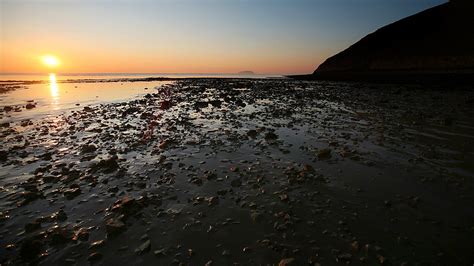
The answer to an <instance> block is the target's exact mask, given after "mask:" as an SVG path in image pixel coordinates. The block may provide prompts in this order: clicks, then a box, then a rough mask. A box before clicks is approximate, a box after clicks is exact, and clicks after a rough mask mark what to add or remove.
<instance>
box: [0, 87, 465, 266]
mask: <svg viewBox="0 0 474 266" xmlns="http://www.w3.org/2000/svg"><path fill="white" fill-rule="evenodd" d="M148 91H149V93H147V94H145V95H143V96H141V97H140V98H138V99H134V100H129V101H125V102H114V103H105V104H93V105H87V106H80V107H78V109H77V110H73V111H72V112H69V113H65V114H60V115H57V116H48V117H43V118H41V119H23V120H16V121H11V122H6V123H2V124H1V126H0V136H1V138H0V142H1V147H0V198H1V202H0V203H1V205H0V262H1V264H2V265H13V264H42V265H67V264H78V265H83V264H87V263H92V264H104V265H119V264H123V265H133V264H150V265H151V264H155V265H169V264H176V265H179V264H182V265H211V264H212V265H233V264H234V263H238V264H241V265H259V264H267V263H268V262H273V264H274V265H289V264H290V263H293V264H292V265H305V264H310V265H318V264H321V265H333V264H346V263H349V262H350V263H351V264H352V265H374V264H388V265H417V264H426V265H438V264H441V265H471V264H472V263H473V262H474V255H473V253H472V251H473V250H474V198H473V195H474V188H473V178H474V142H473V140H474V91H472V90H469V88H427V87H425V86H417V85H387V84H386V85H370V84H364V83H342V82H318V81H295V80H275V79H255V80H247V79H182V80H177V81H174V82H171V83H170V84H164V85H162V86H160V87H158V88H157V89H156V90H152V89H150V90H148ZM11 111H12V109H5V108H4V109H3V110H1V112H2V117H4V116H7V115H8V112H11ZM27 111H28V110H24V111H23V112H27Z"/></svg>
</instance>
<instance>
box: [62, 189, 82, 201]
mask: <svg viewBox="0 0 474 266" xmlns="http://www.w3.org/2000/svg"><path fill="white" fill-rule="evenodd" d="M80 194H81V189H80V188H78V187H75V188H69V189H66V190H64V196H65V197H66V199H68V200H72V199H74V198H75V197H77V196H79V195H80Z"/></svg>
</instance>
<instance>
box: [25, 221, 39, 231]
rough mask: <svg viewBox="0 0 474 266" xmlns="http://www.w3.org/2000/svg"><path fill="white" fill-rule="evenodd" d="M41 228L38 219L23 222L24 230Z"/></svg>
mask: <svg viewBox="0 0 474 266" xmlns="http://www.w3.org/2000/svg"><path fill="white" fill-rule="evenodd" d="M40 228H41V223H40V222H39V221H34V222H30V223H27V224H25V232H27V233H31V232H33V231H36V230H38V229H40Z"/></svg>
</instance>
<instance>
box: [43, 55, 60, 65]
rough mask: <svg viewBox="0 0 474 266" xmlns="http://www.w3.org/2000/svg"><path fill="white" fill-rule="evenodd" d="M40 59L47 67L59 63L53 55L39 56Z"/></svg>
mask: <svg viewBox="0 0 474 266" xmlns="http://www.w3.org/2000/svg"><path fill="white" fill-rule="evenodd" d="M41 61H42V62H43V64H44V65H45V66H47V67H51V68H52V67H57V66H59V64H60V63H61V62H60V61H59V59H58V58H57V57H56V56H54V55H44V56H42V57H41Z"/></svg>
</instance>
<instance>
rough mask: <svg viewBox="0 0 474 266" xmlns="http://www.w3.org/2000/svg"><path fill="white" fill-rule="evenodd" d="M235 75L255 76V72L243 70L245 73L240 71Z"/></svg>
mask: <svg viewBox="0 0 474 266" xmlns="http://www.w3.org/2000/svg"><path fill="white" fill-rule="evenodd" d="M237 74H239V75H255V72H253V71H250V70H245V71H240V72H239V73H237Z"/></svg>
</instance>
